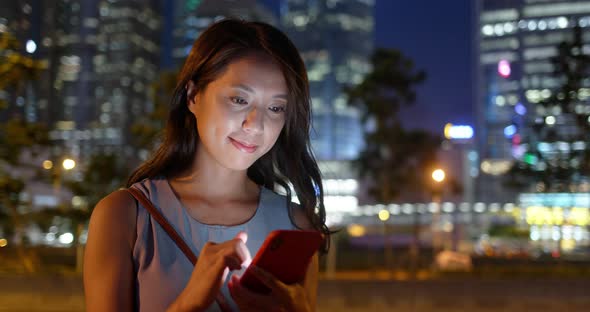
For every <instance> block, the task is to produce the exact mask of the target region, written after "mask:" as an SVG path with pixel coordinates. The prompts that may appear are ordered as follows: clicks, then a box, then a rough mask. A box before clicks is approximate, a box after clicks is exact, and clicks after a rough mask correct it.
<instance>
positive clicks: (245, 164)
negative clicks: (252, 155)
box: [224, 157, 258, 171]
mask: <svg viewBox="0 0 590 312" xmlns="http://www.w3.org/2000/svg"><path fill="white" fill-rule="evenodd" d="M257 159H258V158H256V159H253V160H250V159H244V157H240V159H237V157H236V158H234V159H228V160H226V161H225V162H224V165H225V167H226V168H228V169H231V170H236V171H245V170H248V168H250V167H251V166H252V165H253V164H254V163H255V162H256V160H257Z"/></svg>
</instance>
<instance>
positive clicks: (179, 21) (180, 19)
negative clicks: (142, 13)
mask: <svg viewBox="0 0 590 312" xmlns="http://www.w3.org/2000/svg"><path fill="white" fill-rule="evenodd" d="M170 4H172V2H170V3H168V4H167V5H170ZM173 4H174V7H173V11H174V14H173V16H174V25H173V30H172V38H173V42H172V55H171V57H172V67H174V68H179V67H181V66H182V65H183V63H184V60H185V59H186V57H187V56H188V53H189V52H190V50H191V48H192V46H193V43H194V42H195V40H196V39H197V37H198V36H199V34H200V33H201V32H203V30H204V29H205V28H207V26H209V25H210V24H212V23H213V22H215V21H218V20H220V19H222V18H224V17H235V18H241V19H244V20H249V21H261V22H266V23H269V24H271V25H275V24H276V18H275V17H274V15H273V14H272V13H271V12H270V11H269V10H268V9H266V8H265V7H264V6H262V5H261V4H259V3H258V2H257V1H256V0H240V1H232V0H175V1H174V2H173Z"/></svg>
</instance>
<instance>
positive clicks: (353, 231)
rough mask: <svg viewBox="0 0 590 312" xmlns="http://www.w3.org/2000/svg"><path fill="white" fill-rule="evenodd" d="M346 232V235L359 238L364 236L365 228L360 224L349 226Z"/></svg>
mask: <svg viewBox="0 0 590 312" xmlns="http://www.w3.org/2000/svg"><path fill="white" fill-rule="evenodd" d="M347 230H348V235H350V236H351V237H360V236H363V235H365V233H366V231H367V230H366V228H365V227H364V226H362V225H360V224H355V223H353V224H351V225H349V226H348V228H347Z"/></svg>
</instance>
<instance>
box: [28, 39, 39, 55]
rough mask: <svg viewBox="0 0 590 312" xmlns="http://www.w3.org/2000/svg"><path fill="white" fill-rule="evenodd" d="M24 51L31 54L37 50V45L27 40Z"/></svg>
mask: <svg viewBox="0 0 590 312" xmlns="http://www.w3.org/2000/svg"><path fill="white" fill-rule="evenodd" d="M26 49H27V52H29V53H31V54H33V53H35V51H36V50H37V44H36V43H35V41H33V40H27V45H26Z"/></svg>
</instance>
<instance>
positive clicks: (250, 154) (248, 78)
mask: <svg viewBox="0 0 590 312" xmlns="http://www.w3.org/2000/svg"><path fill="white" fill-rule="evenodd" d="M269 59H270V58H269V57H268V56H265V55H261V54H249V55H247V56H245V57H243V58H240V59H238V60H235V61H233V62H232V63H230V64H229V65H228V66H227V68H226V69H225V71H223V72H222V74H221V75H220V76H219V77H218V78H217V79H216V80H214V81H213V82H211V83H209V84H208V85H207V87H206V88H205V90H203V91H202V92H200V93H198V94H196V95H195V96H192V97H190V96H189V103H188V107H189V110H190V111H191V112H192V113H193V115H194V116H195V118H196V119H197V129H198V131H199V138H200V145H199V148H198V149H197V157H201V158H206V159H212V160H214V161H216V162H217V163H219V164H220V165H221V166H223V167H225V168H228V169H232V170H245V169H248V167H250V166H251V165H252V164H253V163H254V162H255V161H256V160H257V159H258V158H260V157H261V156H262V155H264V154H265V153H267V152H268V151H269V150H270V149H271V148H272V146H273V145H274V144H275V142H276V140H277V138H278V137H279V134H280V133H281V130H282V129H283V126H284V124H285V112H286V105H288V103H287V85H286V83H285V78H284V77H283V73H282V71H281V69H280V67H279V66H278V65H277V64H276V63H274V62H272V61H270V60H269ZM193 88H194V84H193V82H192V81H191V82H189V84H188V94H194V92H191V90H192V89H193Z"/></svg>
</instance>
